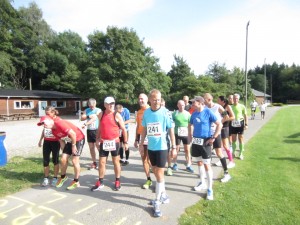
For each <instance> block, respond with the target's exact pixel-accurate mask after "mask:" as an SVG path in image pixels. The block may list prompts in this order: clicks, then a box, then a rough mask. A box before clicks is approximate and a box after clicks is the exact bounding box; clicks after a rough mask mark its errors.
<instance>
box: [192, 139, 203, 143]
mask: <svg viewBox="0 0 300 225" xmlns="http://www.w3.org/2000/svg"><path fill="white" fill-rule="evenodd" d="M203 142H204V139H202V138H193V141H192V143H193V144H195V145H203Z"/></svg>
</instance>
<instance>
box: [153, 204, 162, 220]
mask: <svg viewBox="0 0 300 225" xmlns="http://www.w3.org/2000/svg"><path fill="white" fill-rule="evenodd" d="M159 205H160V202H159V201H158V200H156V201H154V204H153V211H154V213H153V216H154V217H161V216H162V213H161V211H160V208H159Z"/></svg>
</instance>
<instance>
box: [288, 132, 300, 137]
mask: <svg viewBox="0 0 300 225" xmlns="http://www.w3.org/2000/svg"><path fill="white" fill-rule="evenodd" d="M297 137H300V132H298V133H295V134H292V135H290V136H287V138H297Z"/></svg>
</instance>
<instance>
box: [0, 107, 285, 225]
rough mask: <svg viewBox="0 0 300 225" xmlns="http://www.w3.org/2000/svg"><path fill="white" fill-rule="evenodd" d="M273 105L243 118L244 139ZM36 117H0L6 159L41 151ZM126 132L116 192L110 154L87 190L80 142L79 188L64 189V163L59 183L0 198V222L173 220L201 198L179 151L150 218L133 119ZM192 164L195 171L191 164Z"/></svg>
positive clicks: (122, 224)
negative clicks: (99, 184) (100, 184)
mask: <svg viewBox="0 0 300 225" xmlns="http://www.w3.org/2000/svg"><path fill="white" fill-rule="evenodd" d="M278 109H279V108H277V107H271V108H268V109H267V111H266V118H265V120H261V119H260V114H259V113H256V118H255V119H254V120H249V122H248V125H249V129H248V130H247V131H246V132H245V140H246V141H248V140H249V139H250V138H251V137H253V136H254V135H255V133H256V132H257V131H258V130H259V129H260V128H261V127H262V126H263V125H264V124H265V123H266V122H268V121H269V119H270V118H271V117H272V116H273V115H274V114H275V112H276V111H277V110H278ZM65 119H68V120H70V121H72V122H73V123H74V124H76V125H79V124H80V123H79V121H78V119H76V118H75V117H67V118H65ZM37 122H38V119H31V120H21V121H6V122H0V131H6V133H7V134H6V140H5V143H6V149H7V153H8V158H9V159H10V158H11V157H13V156H23V157H29V158H31V157H32V156H36V155H37V154H38V155H40V156H41V148H38V147H37V144H38V140H39V137H40V134H41V131H42V128H41V127H38V126H36V123H37ZM130 133H132V134H131V135H130V140H129V144H130V146H131V147H130V164H129V165H127V166H122V176H121V183H122V188H121V190H120V191H117V192H116V191H114V190H113V189H112V188H113V187H114V180H115V177H114V171H113V165H112V163H111V157H109V159H108V164H107V170H106V176H105V179H104V183H105V187H104V188H103V189H101V191H96V192H92V191H90V188H91V187H92V186H93V185H94V183H95V182H96V181H97V179H98V172H97V171H96V170H88V169H87V168H88V165H89V164H90V156H89V149H88V145H87V144H86V145H85V147H84V150H83V154H82V157H81V167H82V171H81V176H80V184H81V186H80V187H79V188H77V189H75V190H72V191H68V190H66V187H67V186H68V184H69V183H70V182H71V181H72V179H73V173H72V171H73V170H72V169H73V168H72V166H69V169H68V176H69V179H68V181H67V182H66V183H65V184H64V186H63V187H61V188H56V187H48V188H43V187H41V186H40V185H33V186H32V187H31V188H29V189H27V190H24V191H21V192H18V193H16V194H13V195H9V196H6V197H4V198H1V199H0V224H5V225H6V224H7V225H8V224H13V225H20V224H22V225H25V224H70V225H71V224H72V225H73V224H74V225H78V224H101V225H111V224H116V225H127V224H128V225H129V224H130V225H132V224H134V225H150V224H157V225H160V224H164V225H165V224H170V225H173V224H178V218H179V217H180V215H181V214H183V213H184V210H185V209H186V208H187V207H189V206H192V205H194V204H195V203H197V202H198V201H199V200H204V199H205V197H206V192H205V191H203V192H195V191H193V190H192V188H193V186H195V185H196V183H197V182H198V176H197V174H196V173H195V174H191V173H188V172H186V171H185V165H184V161H185V160H184V153H183V151H180V153H179V157H178V162H179V164H178V165H179V171H176V172H174V173H173V176H166V177H165V181H166V189H167V193H168V195H169V196H170V199H171V202H170V203H169V204H164V205H162V206H161V210H162V213H163V216H162V217H160V218H154V217H153V210H152V207H151V206H150V205H149V204H148V203H149V201H150V200H151V199H154V197H155V193H154V191H155V190H154V189H155V182H154V185H153V186H152V188H150V189H149V190H145V189H142V188H141V186H142V185H143V184H144V182H145V174H144V172H143V167H142V164H141V160H140V156H139V152H138V150H137V149H135V148H134V147H133V141H134V136H135V124H134V123H132V124H130ZM247 154H251V152H248V151H247V152H246V154H245V160H247ZM225 155H226V153H225ZM216 161H217V158H216V157H213V162H216ZM242 165H243V161H239V160H238V159H236V167H235V168H233V169H232V170H234V169H236V168H238V167H240V166H242ZM51 166H52V165H51ZM41 167H42V162H41ZM193 168H194V170H195V171H197V166H196V164H195V163H194V164H193ZM213 171H214V182H220V176H221V175H222V169H221V167H216V166H213ZM151 177H152V180H155V178H154V175H153V174H151ZM41 178H42V177H41ZM232 180H234V177H233V178H232ZM229 182H230V181H229ZM203 198H204V199H203ZM204 201H206V200H204Z"/></svg>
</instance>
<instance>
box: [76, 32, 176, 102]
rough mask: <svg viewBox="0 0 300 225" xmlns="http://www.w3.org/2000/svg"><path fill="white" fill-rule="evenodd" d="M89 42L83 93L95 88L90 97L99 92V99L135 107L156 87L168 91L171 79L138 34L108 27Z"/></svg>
mask: <svg viewBox="0 0 300 225" xmlns="http://www.w3.org/2000/svg"><path fill="white" fill-rule="evenodd" d="M88 39H89V43H88V55H89V67H88V69H87V70H85V71H84V72H83V77H82V78H83V79H81V80H82V81H83V80H85V83H84V84H83V85H82V86H81V89H82V90H90V89H92V90H91V91H90V94H92V93H97V95H96V98H97V99H99V100H100V99H101V100H102V99H103V98H104V97H105V96H107V95H112V96H114V97H115V98H116V99H117V101H118V99H120V100H121V99H126V100H127V101H128V102H129V103H132V104H133V103H134V102H135V101H136V96H137V95H138V94H139V93H140V92H148V91H150V90H151V89H152V88H158V89H161V90H162V92H163V93H167V92H168V90H169V86H170V79H169V78H168V77H167V76H166V75H165V74H164V73H162V72H161V69H160V67H159V65H158V63H157V61H158V60H157V58H155V57H154V56H152V50H151V49H150V48H147V47H145V46H144V44H143V42H142V41H141V40H139V38H138V36H137V34H136V32H135V31H133V30H129V29H127V28H122V29H119V28H117V27H108V28H107V31H106V33H104V32H100V31H96V32H94V33H93V34H91V35H89V37H88ZM95 83H96V84H98V85H97V86H95V85H94V86H93V87H90V85H93V84H95Z"/></svg>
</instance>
